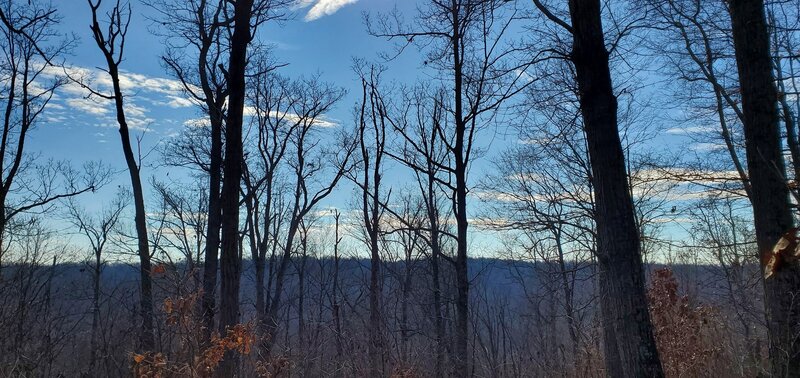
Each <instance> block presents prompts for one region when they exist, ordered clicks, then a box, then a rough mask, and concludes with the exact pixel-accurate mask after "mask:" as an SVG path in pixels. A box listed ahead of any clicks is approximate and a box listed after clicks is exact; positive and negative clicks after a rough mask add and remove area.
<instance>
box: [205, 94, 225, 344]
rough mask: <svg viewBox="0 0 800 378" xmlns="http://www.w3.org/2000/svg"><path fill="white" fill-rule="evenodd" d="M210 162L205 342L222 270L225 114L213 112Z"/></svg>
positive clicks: (212, 320)
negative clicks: (221, 185)
mask: <svg viewBox="0 0 800 378" xmlns="http://www.w3.org/2000/svg"><path fill="white" fill-rule="evenodd" d="M210 112H211V160H210V163H209V175H208V180H209V183H208V188H209V189H208V226H207V230H206V248H205V256H204V260H205V262H204V264H203V298H202V313H203V325H204V330H205V332H206V335H205V337H206V339H210V336H211V333H212V332H213V330H214V314H215V313H216V290H217V269H218V268H219V242H220V235H219V232H220V226H221V224H222V213H221V209H220V202H221V198H220V182H221V181H222V114H220V113H219V112H218V111H217V110H215V109H211V110H210Z"/></svg>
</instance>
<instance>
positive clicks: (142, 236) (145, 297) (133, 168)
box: [107, 57, 155, 351]
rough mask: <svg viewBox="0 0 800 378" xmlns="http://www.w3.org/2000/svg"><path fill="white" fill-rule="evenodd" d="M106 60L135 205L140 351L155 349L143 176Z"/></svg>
mask: <svg viewBox="0 0 800 378" xmlns="http://www.w3.org/2000/svg"><path fill="white" fill-rule="evenodd" d="M107 61H108V73H109V75H110V76H111V82H112V84H113V88H114V105H115V107H116V113H117V123H118V124H119V135H120V139H121V140H122V151H123V154H124V155H125V164H126V165H127V167H128V173H129V174H130V179H131V188H132V191H133V205H134V211H135V216H134V224H135V225H136V239H137V242H138V252H139V266H140V268H139V277H140V280H141V290H140V292H139V303H140V307H141V316H142V326H141V329H140V335H139V346H140V348H141V350H143V351H154V350H155V338H154V336H153V281H152V279H151V277H150V270H151V264H150V244H149V242H148V235H147V220H146V216H147V214H146V212H145V207H144V190H143V189H142V180H141V177H140V175H139V165H138V162H137V161H136V156H135V155H134V153H133V148H132V147H131V137H130V133H129V132H128V122H127V120H126V118H125V108H124V103H123V97H122V89H121V87H120V82H119V70H118V68H117V64H116V63H115V62H114V61H113V59H111V58H110V57H109V58H108V59H107Z"/></svg>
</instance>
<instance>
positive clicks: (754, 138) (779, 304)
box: [728, 0, 800, 377]
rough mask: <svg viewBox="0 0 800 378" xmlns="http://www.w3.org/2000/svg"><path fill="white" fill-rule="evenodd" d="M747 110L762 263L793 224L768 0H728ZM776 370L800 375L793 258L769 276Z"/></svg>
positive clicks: (799, 291) (797, 276) (799, 278)
mask: <svg viewBox="0 0 800 378" xmlns="http://www.w3.org/2000/svg"><path fill="white" fill-rule="evenodd" d="M728 4H729V7H730V14H731V24H732V29H733V44H734V49H735V50H736V66H737V68H738V71H739V85H740V87H741V94H742V111H743V113H744V122H743V123H744V135H745V149H746V152H747V164H748V171H749V173H750V182H751V186H752V191H753V197H752V203H753V218H754V221H755V229H756V242H757V245H758V248H759V252H760V255H761V263H762V267H765V268H766V264H767V262H768V260H769V258H770V257H771V252H772V248H773V246H774V245H775V243H776V242H777V241H778V240H779V238H780V237H781V235H782V234H783V233H785V232H787V231H788V230H789V229H790V228H791V227H792V226H793V223H794V222H793V219H792V213H791V207H790V203H789V191H788V187H787V185H786V178H785V163H784V160H783V155H782V145H781V135H780V129H779V126H778V109H777V106H778V103H777V101H778V97H777V91H776V88H775V83H774V77H773V72H772V58H771V56H770V50H769V32H768V29H767V23H766V17H765V10H764V2H763V0H730V1H729V2H728ZM764 292H765V301H764V302H765V307H766V314H767V331H768V334H769V339H770V346H769V353H770V361H771V363H772V376H774V377H790V376H791V377H797V376H800V342H798V341H799V340H798V338H799V337H800V303H798V301H800V264H798V263H797V261H789V262H788V263H786V264H784V265H783V266H782V267H781V268H780V269H777V270H775V271H774V272H773V274H772V275H770V276H769V277H768V278H765V279H764Z"/></svg>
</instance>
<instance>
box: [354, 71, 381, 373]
mask: <svg viewBox="0 0 800 378" xmlns="http://www.w3.org/2000/svg"><path fill="white" fill-rule="evenodd" d="M364 71H366V72H361V73H360V76H361V89H362V99H361V106H360V110H359V113H358V143H359V148H360V150H361V159H360V169H359V170H358V173H356V174H357V175H358V174H360V175H361V177H353V181H354V182H355V183H356V185H358V186H359V188H360V189H361V218H362V221H363V226H364V232H365V236H366V242H367V245H368V246H369V254H370V278H369V331H368V333H369V341H368V351H369V375H370V376H372V377H381V376H385V375H386V369H385V364H384V354H385V350H384V341H383V339H384V337H383V327H382V323H383V319H382V317H383V316H382V314H381V293H382V291H383V285H382V284H381V281H382V279H381V264H382V262H381V246H380V244H381V238H382V235H381V234H382V230H381V223H382V220H381V218H382V216H383V213H384V211H383V208H384V207H385V206H384V205H382V204H386V203H389V198H388V194H387V195H386V197H384V194H383V193H382V191H383V188H382V187H381V181H382V176H383V172H384V168H383V160H384V156H385V151H386V123H387V121H386V117H387V116H388V114H387V110H386V109H385V108H384V104H383V98H382V97H381V95H380V94H379V93H378V91H379V88H378V87H379V85H380V71H379V69H378V68H376V67H370V68H369V69H366V68H365V69H364Z"/></svg>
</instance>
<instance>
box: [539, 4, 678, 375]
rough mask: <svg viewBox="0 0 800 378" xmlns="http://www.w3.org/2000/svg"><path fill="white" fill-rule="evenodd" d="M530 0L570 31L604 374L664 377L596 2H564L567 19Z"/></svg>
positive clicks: (600, 11)
mask: <svg viewBox="0 0 800 378" xmlns="http://www.w3.org/2000/svg"><path fill="white" fill-rule="evenodd" d="M534 3H535V5H536V6H537V8H539V10H540V11H541V12H542V13H543V14H544V16H545V17H547V18H548V19H550V21H552V22H554V23H555V24H557V25H558V26H559V27H560V28H561V29H563V30H565V31H566V32H567V33H569V34H571V37H572V46H571V51H569V53H568V54H567V57H568V59H569V60H570V61H571V62H572V64H573V66H574V69H575V78H576V83H577V92H578V95H579V103H580V110H581V115H582V117H583V124H584V129H585V130H586V141H587V145H588V153H589V158H590V162H591V168H592V176H591V177H592V188H593V191H594V197H595V204H596V227H597V256H598V264H599V267H600V290H601V296H602V302H601V308H602V311H603V317H604V320H605V322H606V324H605V325H604V339H605V343H606V347H605V358H606V367H607V369H608V373H609V374H610V375H612V376H620V377H625V376H663V372H662V370H661V363H660V361H659V357H658V351H657V349H656V345H655V339H654V337H653V330H652V323H651V321H650V315H649V313H648V308H647V296H646V292H645V277H644V270H643V267H642V256H641V251H642V249H641V240H640V235H639V230H638V228H637V224H636V216H635V212H634V206H633V200H632V198H631V191H630V186H629V182H628V177H627V172H626V165H625V155H624V152H623V149H622V145H621V142H620V137H619V130H618V114H617V112H618V108H617V97H616V95H615V94H614V88H613V86H612V81H611V70H610V68H609V56H610V53H609V50H608V49H607V48H606V43H605V33H604V31H603V26H602V8H601V4H600V1H596V0H575V1H570V2H569V4H568V5H569V9H568V14H569V18H570V22H567V21H564V20H563V19H562V18H560V17H559V15H558V14H556V13H554V12H553V11H552V10H551V9H550V8H548V7H547V6H546V5H545V4H542V3H541V2H539V1H535V2H534ZM622 34H624V33H622ZM613 46H616V44H614V45H612V48H613Z"/></svg>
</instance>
